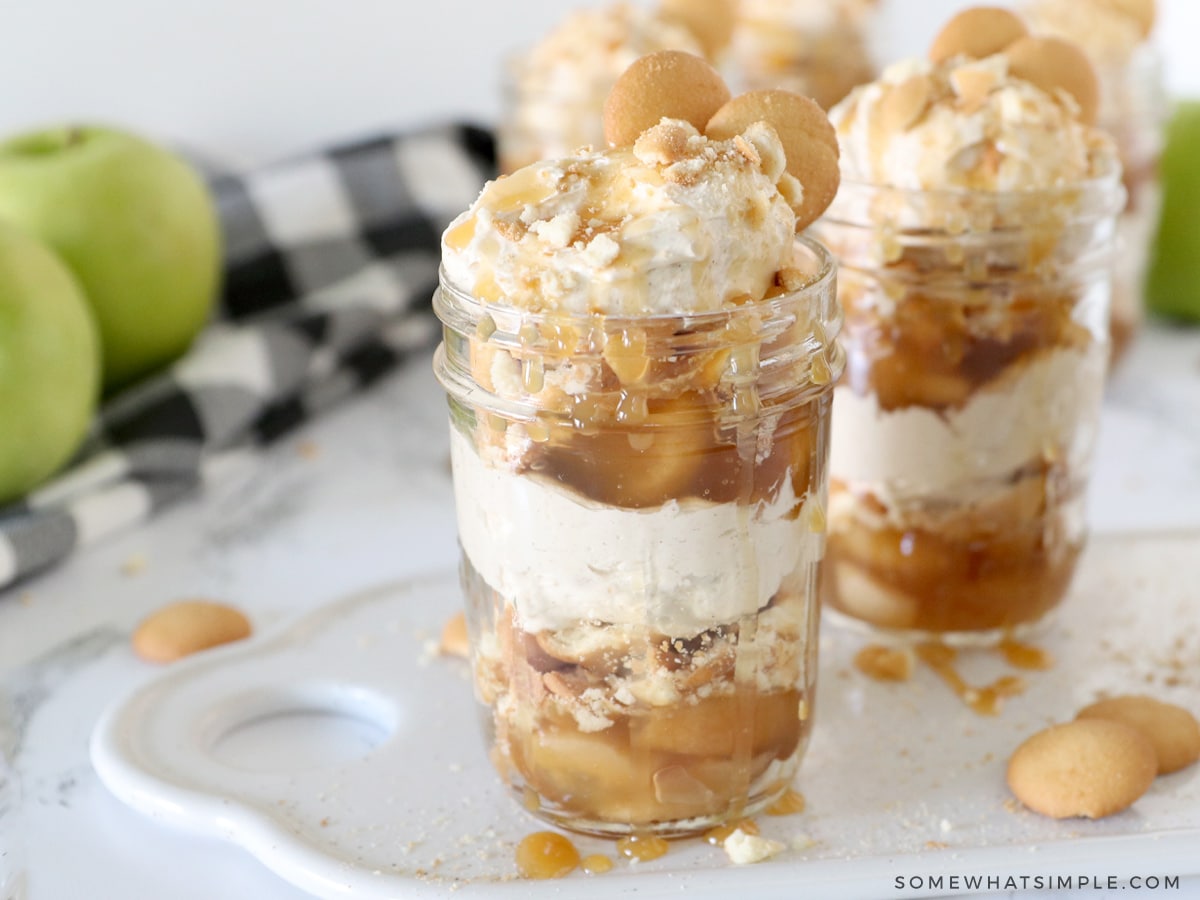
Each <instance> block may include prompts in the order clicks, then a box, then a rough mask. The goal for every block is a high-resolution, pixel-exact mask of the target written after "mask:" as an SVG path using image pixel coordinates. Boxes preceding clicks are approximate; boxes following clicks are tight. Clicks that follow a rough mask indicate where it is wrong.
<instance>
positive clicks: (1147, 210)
mask: <svg viewBox="0 0 1200 900" xmlns="http://www.w3.org/2000/svg"><path fill="white" fill-rule="evenodd" d="M1096 74H1097V75H1098V76H1099V78H1100V96H1101V104H1100V113H1099V123H1098V124H1099V125H1100V127H1101V128H1103V129H1104V130H1105V131H1107V132H1108V133H1109V134H1111V135H1112V136H1113V139H1114V140H1115V141H1116V144H1117V151H1118V153H1119V154H1120V156H1121V164H1122V165H1123V166H1124V169H1125V208H1124V210H1122V212H1121V216H1120V218H1119V219H1118V220H1117V247H1118V252H1117V256H1116V269H1115V271H1114V274H1113V301H1112V326H1111V331H1112V357H1113V359H1114V360H1117V359H1120V357H1121V355H1122V354H1123V353H1124V351H1125V350H1126V349H1127V348H1128V346H1129V343H1130V341H1132V339H1133V337H1134V336H1135V335H1136V334H1137V331H1138V329H1139V328H1140V326H1141V323H1142V319H1143V317H1144V313H1145V305H1144V297H1143V287H1144V284H1145V281H1146V267H1147V265H1148V264H1149V260H1150V249H1151V244H1152V242H1153V241H1154V235H1155V231H1156V229H1157V227H1158V214H1159V204H1160V199H1161V198H1160V190H1159V183H1158V161H1159V157H1160V156H1161V155H1162V144H1163V129H1164V128H1165V126H1166V119H1167V101H1166V92H1165V90H1164V87H1163V75H1162V57H1161V56H1160V54H1159V52H1158V50H1157V49H1156V48H1155V47H1153V46H1152V45H1150V44H1142V45H1140V46H1139V47H1138V48H1137V49H1136V50H1135V51H1134V53H1133V55H1132V56H1131V57H1130V58H1129V59H1128V60H1126V61H1124V62H1121V63H1100V64H1098V65H1097V66H1096Z"/></svg>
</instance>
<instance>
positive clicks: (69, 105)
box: [0, 0, 1200, 164]
mask: <svg viewBox="0 0 1200 900" xmlns="http://www.w3.org/2000/svg"><path fill="white" fill-rule="evenodd" d="M604 2H607V0H570V2H564V0H204V2H200V0H0V98H2V99H0V133H9V132H12V131H13V130H16V129H22V128H26V127H29V126H33V125H40V124H44V123H48V122H54V121H57V120H63V119H80V120H82V119H90V120H103V121H108V122H113V123H120V124H123V125H125V126H126V127H129V128H134V129H137V130H140V131H143V132H146V133H149V134H152V135H156V136H159V137H162V138H165V139H168V140H172V141H179V142H184V143H187V144H188V145H190V146H192V147H194V148H196V149H198V150H202V151H205V152H207V153H209V154H212V155H216V156H220V157H223V158H225V159H227V160H229V161H231V162H236V163H242V164H248V163H253V162H257V161H261V160H263V159H266V158H271V157H276V156H280V155H284V154H290V153H295V152H299V151H302V150H304V149H306V148H308V147H310V146H313V145H314V144H316V143H320V142H324V141H330V140H335V139H339V138H350V137H354V136H357V135H359V134H362V133H364V132H366V131H371V130H378V129H380V128H387V127H394V126H399V125H405V124H413V123H417V122H426V121H433V120H444V119H446V118H449V117H464V116H465V117H469V118H472V119H475V120H477V121H480V122H483V123H490V122H492V121H494V119H495V117H496V115H497V111H498V108H499V90H498V83H497V73H498V71H499V67H500V60H501V58H502V57H503V56H504V55H505V54H506V53H508V52H511V51H512V50H514V49H516V48H518V47H520V46H522V45H524V44H527V43H529V42H530V41H531V40H533V39H535V38H536V37H538V36H540V35H541V34H543V33H544V32H545V31H546V30H548V29H549V28H550V27H552V26H553V25H554V24H555V23H556V22H558V21H559V20H560V19H561V18H562V17H563V15H564V13H565V11H566V10H568V9H570V8H572V7H579V6H598V5H601V4H602V3H604ZM642 2H652V0H642ZM881 2H882V5H883V10H884V12H883V17H882V21H881V23H880V25H881V27H880V29H879V31H880V40H879V45H880V50H881V53H882V54H883V55H884V56H885V57H886V58H894V57H896V56H898V55H908V54H913V53H919V52H921V51H922V50H923V49H924V47H925V45H926V44H927V43H928V41H929V39H930V37H931V36H932V35H933V33H934V32H935V31H936V30H937V28H938V26H939V25H940V23H941V22H942V21H943V20H944V19H945V18H946V17H947V16H948V15H949V14H950V12H952V11H954V10H957V9H959V8H962V7H964V6H968V5H975V4H974V3H970V2H968V0H881ZM992 2H995V0H992ZM1081 2H1083V0H1081ZM1158 3H1159V7H1160V22H1159V27H1158V41H1159V43H1160V45H1161V46H1162V48H1163V50H1164V53H1165V55H1166V58H1167V66H1168V70H1167V71H1168V76H1167V77H1168V83H1169V86H1170V88H1171V89H1172V91H1173V92H1174V93H1175V94H1177V95H1183V94H1186V95H1200V53H1197V51H1196V47H1195V40H1196V35H1197V34H1200V2H1197V0H1158Z"/></svg>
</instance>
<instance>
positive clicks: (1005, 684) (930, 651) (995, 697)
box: [916, 643, 1026, 716]
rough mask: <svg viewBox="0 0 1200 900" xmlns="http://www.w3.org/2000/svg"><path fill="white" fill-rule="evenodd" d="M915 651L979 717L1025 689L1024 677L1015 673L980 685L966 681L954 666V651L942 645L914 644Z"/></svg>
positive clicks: (956, 658) (956, 659)
mask: <svg viewBox="0 0 1200 900" xmlns="http://www.w3.org/2000/svg"><path fill="white" fill-rule="evenodd" d="M916 653H917V658H918V659H920V660H921V662H923V663H925V665H927V666H929V668H931V669H932V670H933V672H934V674H936V675H937V676H938V677H939V678H941V679H942V681H944V682H945V683H946V685H947V686H949V688H950V690H952V691H954V694H955V696H957V697H958V698H959V699H960V700H962V701H963V703H965V704H966V705H967V706H968V707H970V708H971V709H972V710H973V711H975V712H977V713H979V715H981V716H994V715H998V714H999V712H1000V707H1001V706H1002V705H1003V701H1004V700H1005V699H1006V698H1008V697H1015V696H1017V695H1019V694H1023V693H1024V692H1025V688H1026V684H1025V680H1024V679H1023V678H1019V677H1017V676H1016V675H1002V676H1000V677H999V678H997V679H996V680H995V681H993V682H992V683H991V684H987V685H983V686H982V687H974V686H972V685H970V684H968V683H967V681H966V680H965V679H964V678H963V677H962V675H961V674H960V673H959V671H958V667H957V665H955V663H956V662H957V661H958V651H957V650H955V649H954V648H953V647H947V646H946V645H945V644H937V643H926V644H918V645H917V647H916Z"/></svg>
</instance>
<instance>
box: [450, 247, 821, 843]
mask: <svg viewBox="0 0 1200 900" xmlns="http://www.w3.org/2000/svg"><path fill="white" fill-rule="evenodd" d="M796 266H797V270H798V271H796V275H795V278H794V279H793V280H792V281H790V282H789V289H788V290H785V289H783V288H780V289H779V294H778V295H777V296H772V297H769V298H767V299H764V300H762V301H759V302H748V303H746V304H744V305H742V306H738V307H735V308H732V309H726V310H723V311H720V312H716V313H703V314H696V315H686V316H665V315H660V316H653V317H647V318H621V319H617V318H614V317H604V316H599V315H597V316H568V315H548V314H533V313H528V312H522V311H514V310H511V309H507V310H506V309H502V308H499V307H496V306H487V305H484V304H482V303H480V302H479V301H478V300H477V299H476V298H473V297H471V296H468V295H466V294H465V293H463V292H462V291H460V290H458V289H457V288H456V287H455V286H454V285H452V284H448V283H446V279H445V273H444V272H443V280H442V284H441V287H440V289H439V291H438V292H437V294H436V296H435V300H434V307H435V309H436V311H437V313H438V316H439V317H440V318H441V320H442V322H443V324H444V332H443V334H444V340H443V344H442V346H441V347H440V349H439V351H438V354H437V357H436V360H435V369H436V371H437V375H438V378H439V380H440V381H441V383H442V384H443V386H444V387H445V388H446V391H447V393H448V396H449V404H450V420H451V456H452V461H453V469H454V484H455V498H456V506H457V515H458V525H459V539H460V543H461V546H462V554H463V555H462V576H463V588H464V591H465V594H466V605H467V622H468V631H469V634H470V638H471V646H472V663H473V671H474V676H475V687H476V693H477V696H478V698H479V700H480V701H481V703H482V711H483V722H484V729H485V733H486V739H487V741H488V742H489V745H490V747H491V758H492V760H493V762H494V764H495V766H496V769H497V771H498V772H499V773H500V775H501V777H502V778H503V779H504V780H505V781H506V782H507V783H508V784H509V785H510V786H511V788H512V790H513V792H514V793H515V794H516V795H517V797H518V798H519V799H520V801H521V802H522V803H523V804H524V805H525V806H526V807H527V808H529V809H531V810H532V811H533V812H534V813H535V814H536V815H538V816H540V817H542V818H545V819H548V820H550V821H552V822H554V823H556V824H559V825H562V826H564V827H567V828H571V829H574V830H578V831H584V832H590V833H596V834H632V833H637V834H648V833H654V834H661V835H666V836H670V835H678V834H686V833H691V832H695V831H699V830H702V829H705V828H708V827H711V826H712V825H714V824H717V823H720V822H723V821H725V820H727V819H729V818H730V817H734V816H739V815H748V814H752V813H753V812H755V811H756V810H758V809H761V808H762V807H764V806H766V805H768V804H769V803H771V802H772V801H773V800H774V799H776V798H777V797H778V796H779V795H780V794H781V793H782V792H783V791H785V790H786V789H787V786H788V784H789V783H790V781H791V780H792V777H793V776H794V775H795V773H796V769H797V767H798V765H799V763H800V758H801V755H802V753H803V751H804V748H805V745H806V743H807V741H808V736H809V730H810V728H811V724H812V708H813V695H814V689H815V682H816V674H817V667H816V654H817V636H816V628H817V600H816V590H817V588H816V584H817V570H818V562H819V560H820V559H821V557H822V555H823V552H824V518H825V516H824V508H825V502H826V498H827V495H826V481H827V479H826V469H825V466H826V459H827V453H828V433H829V432H828V425H829V409H830V404H831V400H832V393H833V383H834V381H835V380H836V379H837V377H838V376H839V375H840V373H841V369H842V365H843V359H842V357H841V355H840V351H839V350H838V348H837V345H836V343H835V342H834V337H835V335H836V334H837V331H838V328H839V326H840V314H839V312H838V307H837V301H836V297H835V293H836V291H835V278H834V266H833V262H832V258H831V257H830V256H829V254H828V252H827V251H825V250H824V249H823V248H822V247H821V246H820V245H818V244H816V243H814V242H812V241H809V240H807V239H798V241H797V246H796ZM793 271H795V270H793Z"/></svg>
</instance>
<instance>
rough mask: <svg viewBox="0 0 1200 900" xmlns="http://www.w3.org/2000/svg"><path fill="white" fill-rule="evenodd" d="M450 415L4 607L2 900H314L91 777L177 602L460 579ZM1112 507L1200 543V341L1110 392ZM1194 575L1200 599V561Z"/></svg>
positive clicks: (342, 428)
mask: <svg viewBox="0 0 1200 900" xmlns="http://www.w3.org/2000/svg"><path fill="white" fill-rule="evenodd" d="M444 416H445V408H444V403H443V401H442V398H441V395H440V393H439V390H438V388H437V385H436V383H435V382H434V380H433V377H432V375H431V373H430V371H429V365H428V360H427V359H418V360H416V361H414V362H413V363H412V364H411V365H410V367H409V368H408V369H407V370H405V371H404V372H402V373H401V374H399V375H398V376H396V377H394V378H392V379H390V380H389V381H387V382H386V383H385V384H384V385H382V386H381V387H379V388H377V389H376V390H374V391H373V392H372V393H370V394H369V395H367V396H365V397H363V398H361V399H359V400H357V401H355V402H353V403H352V404H349V405H347V406H345V407H344V408H342V409H340V410H338V411H337V412H335V413H334V414H332V415H330V416H328V417H326V418H325V419H323V420H322V421H321V422H319V423H317V424H316V425H314V426H312V427H311V428H309V429H308V431H307V432H306V433H305V434H303V435H301V436H299V437H296V438H293V439H291V440H289V441H287V442H286V443H284V444H283V445H281V446H279V447H277V448H275V449H274V450H273V451H272V452H271V453H270V454H269V455H268V457H267V458H266V459H265V460H264V461H262V462H261V463H258V464H251V465H248V466H246V467H245V468H243V469H241V470H239V471H236V472H232V473H229V474H228V476H227V477H226V478H225V480H223V481H222V482H221V483H219V484H216V485H213V486H211V487H210V488H208V489H207V490H206V492H205V493H204V494H203V495H202V496H198V497H196V498H195V499H193V500H191V501H190V502H188V503H185V504H183V505H181V506H180V507H178V508H176V509H175V510H174V511H172V512H171V513H169V514H167V515H165V516H163V517H162V518H160V519H158V520H156V521H155V522H154V523H153V524H152V525H151V526H150V527H148V528H144V529H141V530H139V531H136V532H133V533H130V534H127V535H125V536H123V537H120V538H117V539H115V540H113V541H111V542H109V543H107V544H105V545H103V546H100V547H97V548H95V549H93V550H91V551H89V552H87V553H86V554H84V555H82V556H80V557H78V558H77V559H75V560H72V561H71V562H69V563H68V564H67V565H65V566H64V567H62V568H60V569H58V570H57V571H55V572H52V573H50V574H48V575H46V576H44V577H42V578H40V579H38V580H35V581H33V582H32V583H29V584H26V585H23V586H18V587H17V588H14V589H10V590H8V591H7V592H0V900H10V898H29V900H60V898H76V897H88V898H107V897H121V898H123V900H143V898H145V900H151V898H154V900H157V898H162V897H171V898H178V900H192V898H195V900H200V898H205V900H208V898H213V897H254V898H261V900H284V898H292V897H299V896H301V894H300V893H299V892H297V891H296V890H295V889H294V888H291V887H289V886H288V885H286V884H285V883H284V882H282V881H280V880H278V879H277V878H276V877H274V876H273V875H271V874H270V873H269V872H268V871H267V870H266V869H265V868H263V867H262V866H261V865H259V864H258V863H257V862H255V861H254V860H253V859H252V858H251V857H249V856H248V855H247V854H245V853H243V852H241V851H239V850H237V849H236V848H233V847H230V846H227V845H225V844H222V843H218V842H215V841H208V840H201V839H197V838H194V837H189V836H184V835H182V834H180V833H176V832H173V831H170V830H167V829H164V828H161V827H159V826H157V825H155V824H153V823H152V822H151V821H149V820H147V819H144V818H142V817H141V816H140V815H138V814H137V813H135V812H133V811H131V810H129V809H127V808H126V807H125V806H123V805H122V804H121V803H119V802H118V801H117V800H116V799H114V798H113V797H112V796H111V795H109V794H108V793H107V791H106V790H105V789H104V787H103V786H102V785H101V784H100V783H99V782H98V780H97V779H96V777H95V775H94V773H93V772H92V770H91V767H90V765H89V763H88V756H87V742H88V738H89V734H90V732H91V730H92V727H93V725H94V723H95V721H96V719H97V717H98V716H99V714H100V712H101V710H102V709H103V708H104V707H105V706H106V705H107V704H108V703H109V702H110V701H111V700H112V699H113V698H115V697H118V696H120V695H122V694H124V693H125V692H127V691H129V690H130V689H131V688H133V687H135V686H136V685H138V684H140V683H142V682H144V681H146V680H147V679H149V678H151V677H153V676H154V675H155V674H156V671H157V670H155V669H153V668H151V667H149V666H147V665H145V664H142V663H140V662H138V661H137V660H136V659H135V658H134V657H133V655H132V654H131V653H130V651H129V648H128V636H129V633H130V631H131V629H132V627H133V626H134V625H135V624H136V622H137V621H138V620H139V619H140V618H141V617H142V616H143V615H144V614H146V613H147V612H149V611H150V610H153V609H155V608H157V607H158V606H160V605H162V604H163V603H165V602H168V601H170V600H173V599H177V598H181V597H187V596H209V597H216V598H220V599H223V600H226V601H229V602H232V603H235V604H237V605H238V606H240V607H242V608H244V609H246V610H247V611H248V612H249V613H250V614H251V615H252V617H253V618H254V620H255V622H256V623H257V625H258V626H259V627H260V628H266V627H269V626H271V625H272V624H275V623H278V622H280V621H282V620H285V619H287V618H290V617H292V616H294V615H296V614H299V613H303V612H305V611H308V610H311V609H314V608H316V607H317V606H319V605H321V604H322V603H323V602H324V601H328V600H330V599H333V598H335V597H341V596H344V595H346V594H347V593H350V592H353V591H356V590H358V589H360V588H365V587H368V586H370V585H373V584H377V583H380V582H383V581H389V580H395V579H398V578H403V577H406V576H411V575H414V574H418V573H422V572H429V571H435V570H444V569H445V568H446V567H448V566H452V565H453V564H454V562H455V559H456V552H457V551H456V547H455V540H454V534H455V532H454V521H453V506H452V503H451V494H450V490H451V486H450V477H449V472H448V468H447V464H446V454H447V445H446V441H447V435H446V426H445V422H444ZM1092 509H1093V525H1094V528H1095V529H1096V530H1097V531H1100V532H1105V533H1121V532H1128V531H1136V532H1143V533H1151V532H1161V531H1180V530H1200V331H1196V330H1193V331H1177V330H1166V329H1161V328H1156V329H1151V330H1149V331H1148V332H1147V333H1145V334H1144V335H1143V336H1142V338H1141V339H1140V340H1139V341H1138V342H1137V343H1136V344H1135V346H1134V349H1133V351H1132V356H1131V357H1130V358H1129V359H1128V360H1126V363H1125V365H1124V366H1123V368H1122V370H1121V371H1120V372H1119V373H1118V375H1117V377H1116V378H1115V380H1114V382H1113V384H1112V385H1111V387H1110V392H1109V398H1108V401H1107V405H1106V409H1105V421H1104V430H1103V437H1102V444H1101V451H1100V455H1099V461H1098V465H1097V471H1096V482H1095V490H1094V492H1093V505H1092ZM1188 568H1189V569H1191V571H1190V572H1181V573H1179V575H1180V577H1184V578H1190V579H1191V582H1192V583H1200V560H1197V565H1196V566H1195V567H1191V566H1189V567H1188ZM1196 615H1197V617H1198V618H1200V592H1198V593H1197V599H1196ZM1095 865H1096V872H1098V873H1101V872H1103V871H1104V860H1103V859H1102V858H1098V859H1097V860H1096V863H1095ZM558 891H559V888H557V887H555V886H550V885H548V886H546V888H545V893H547V894H550V893H557V892H558ZM531 893H532V891H531ZM538 893H541V891H539V892H538ZM1086 895H1090V896H1095V893H1090V894H1081V896H1086ZM1171 895H1172V896H1176V897H1194V896H1200V883H1198V882H1197V881H1196V880H1194V879H1193V880H1191V881H1189V882H1187V883H1186V884H1185V885H1184V889H1183V890H1182V891H1178V892H1171ZM788 896H795V893H794V892H792V893H789V894H788Z"/></svg>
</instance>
